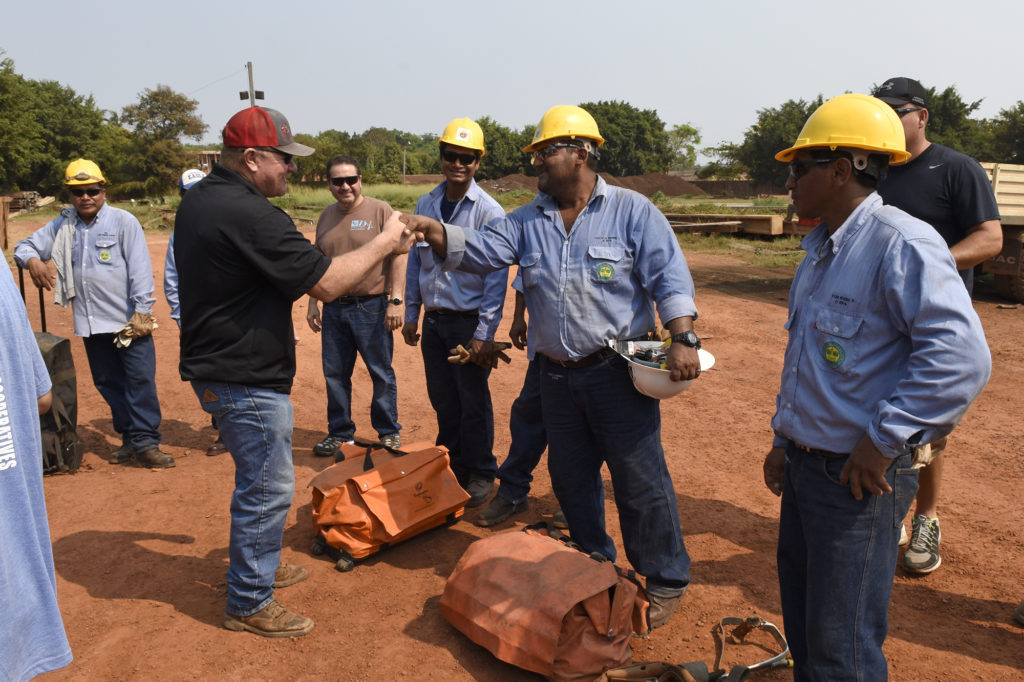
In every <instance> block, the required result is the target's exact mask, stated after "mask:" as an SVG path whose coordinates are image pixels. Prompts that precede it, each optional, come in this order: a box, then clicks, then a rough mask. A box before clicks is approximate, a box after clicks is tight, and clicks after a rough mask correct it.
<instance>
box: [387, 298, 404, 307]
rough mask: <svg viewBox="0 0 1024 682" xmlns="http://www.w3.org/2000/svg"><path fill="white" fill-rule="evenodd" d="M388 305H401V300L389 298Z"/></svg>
mask: <svg viewBox="0 0 1024 682" xmlns="http://www.w3.org/2000/svg"><path fill="white" fill-rule="evenodd" d="M388 303H390V304H391V305H402V299H400V298H389V299H388Z"/></svg>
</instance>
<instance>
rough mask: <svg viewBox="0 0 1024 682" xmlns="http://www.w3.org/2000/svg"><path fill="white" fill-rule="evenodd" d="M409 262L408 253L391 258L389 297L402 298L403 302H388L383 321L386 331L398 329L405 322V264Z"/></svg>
mask: <svg viewBox="0 0 1024 682" xmlns="http://www.w3.org/2000/svg"><path fill="white" fill-rule="evenodd" d="M408 263H409V256H408V255H401V256H394V257H393V258H392V259H391V270H390V276H389V278H388V281H389V283H390V291H391V295H390V297H389V298H402V299H403V302H402V303H399V304H398V305H392V304H391V303H388V308H387V313H385V321H386V324H387V327H388V331H394V330H396V329H400V328H401V327H402V324H403V323H404V322H405V303H404V298H403V297H404V293H403V289H404V288H405V266H406V265H407V264H408Z"/></svg>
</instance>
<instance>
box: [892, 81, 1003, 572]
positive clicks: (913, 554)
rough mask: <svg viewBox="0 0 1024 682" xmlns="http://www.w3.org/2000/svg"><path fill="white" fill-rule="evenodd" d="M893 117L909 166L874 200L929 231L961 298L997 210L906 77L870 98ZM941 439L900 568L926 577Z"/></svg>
mask: <svg viewBox="0 0 1024 682" xmlns="http://www.w3.org/2000/svg"><path fill="white" fill-rule="evenodd" d="M874 95H875V97H877V98H879V99H880V100H882V101H883V102H885V103H886V104H888V105H889V106H891V107H892V108H893V109H894V110H895V111H896V114H897V115H898V116H899V117H900V122H901V123H902V124H903V133H904V136H905V137H906V140H907V151H908V152H910V161H908V162H907V163H906V164H904V165H900V166H890V167H889V174H888V176H887V177H886V178H885V179H884V180H882V181H881V182H880V183H879V184H878V193H879V194H880V195H881V196H882V200H883V201H884V202H885V203H887V204H890V205H892V206H895V207H896V208H899V209H902V210H904V211H906V212H907V213H909V214H910V215H912V216H914V217H915V218H919V219H921V220H923V221H924V222H926V223H928V224H929V225H931V226H932V227H934V228H935V231H936V232H938V233H939V235H940V236H941V237H942V239H943V240H945V242H946V245H947V246H949V251H950V253H952V254H953V259H954V260H955V261H956V268H957V270H958V271H959V272H960V278H961V279H962V280H963V281H964V284H965V285H966V286H967V293H971V292H972V291H973V289H974V266H975V265H979V264H980V263H984V262H985V261H987V260H988V259H989V258H992V257H993V256H995V255H996V254H998V253H999V251H1000V250H1002V248H1003V230H1002V225H1001V224H1000V222H999V206H998V205H997V204H996V198H995V195H994V194H993V192H992V184H991V183H990V182H989V180H988V177H987V176H986V175H985V171H984V169H983V168H982V167H981V165H980V164H979V163H978V162H977V161H975V160H974V159H972V158H971V157H969V156H967V155H966V154H962V153H960V152H958V151H956V150H955V149H950V148H949V147H946V146H944V145H941V144H937V143H933V142H930V141H929V140H928V139H927V138H926V137H925V126H927V125H928V91H927V90H925V88H924V86H923V85H921V83H919V82H918V81H916V80H914V79H913V78H905V77H902V76H901V77H898V78H890V79H889V80H887V81H885V82H884V83H882V85H880V86H879V87H878V89H876V90H875V92H874ZM945 447H946V439H945V438H943V439H942V440H940V441H938V442H936V443H932V444H931V445H930V456H931V457H934V459H932V460H931V463H930V464H928V465H927V466H925V468H924V469H922V470H921V474H920V478H919V479H918V480H919V484H920V488H919V489H918V492H917V504H916V506H915V509H914V517H913V520H912V528H913V533H912V535H911V537H910V539H909V540H910V547H909V548H907V551H906V553H905V554H904V555H903V568H905V569H906V570H908V571H910V572H912V573H930V572H932V571H934V570H935V569H936V568H938V567H939V564H941V563H942V558H941V557H940V556H939V538H940V533H939V514H938V502H939V487H940V483H941V481H942V467H943V462H944V459H943V458H942V457H939V456H938V455H939V454H940V453H941V452H942V451H943V450H944V449H945Z"/></svg>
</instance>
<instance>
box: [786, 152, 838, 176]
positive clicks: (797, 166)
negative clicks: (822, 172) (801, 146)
mask: <svg viewBox="0 0 1024 682" xmlns="http://www.w3.org/2000/svg"><path fill="white" fill-rule="evenodd" d="M840 158H841V157H838V156H836V157H831V158H827V159H797V160H795V161H790V163H789V172H790V173H792V174H793V177H794V178H796V179H797V180H799V179H800V178H802V177H803V176H805V175H807V174H808V173H809V172H810V171H811V168H813V167H814V166H817V165H821V164H826V163H832V162H834V161H838V160H839V159H840Z"/></svg>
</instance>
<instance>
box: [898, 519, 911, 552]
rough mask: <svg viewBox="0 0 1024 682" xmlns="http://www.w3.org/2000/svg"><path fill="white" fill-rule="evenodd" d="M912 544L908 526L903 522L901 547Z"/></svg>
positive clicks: (901, 526)
mask: <svg viewBox="0 0 1024 682" xmlns="http://www.w3.org/2000/svg"><path fill="white" fill-rule="evenodd" d="M909 544H910V536H909V535H907V527H906V526H904V525H903V524H902V523H901V524H900V547H906V546H907V545H909Z"/></svg>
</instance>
